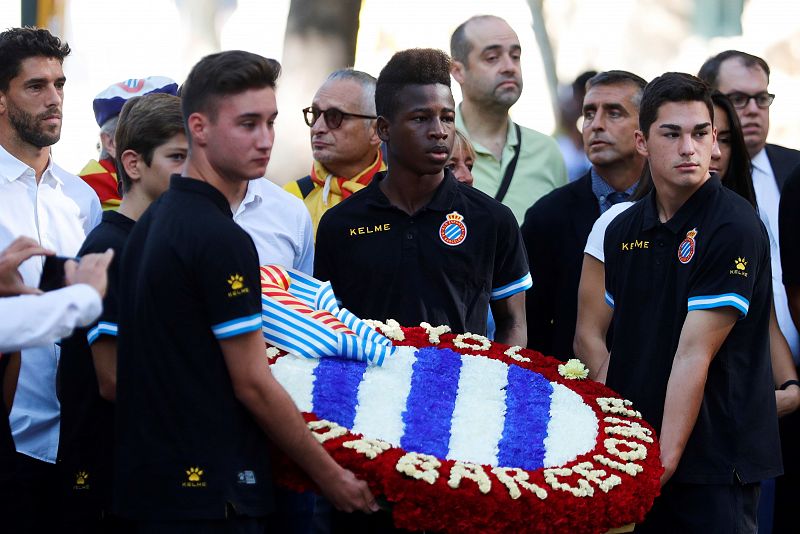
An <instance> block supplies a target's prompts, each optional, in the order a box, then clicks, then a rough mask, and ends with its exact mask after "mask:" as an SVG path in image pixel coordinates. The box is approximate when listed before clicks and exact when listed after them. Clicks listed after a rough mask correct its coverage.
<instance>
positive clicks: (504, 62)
mask: <svg viewBox="0 0 800 534" xmlns="http://www.w3.org/2000/svg"><path fill="white" fill-rule="evenodd" d="M517 69H518V65H517V62H516V60H515V59H514V58H512V57H511V54H503V55H502V56H501V57H500V72H502V73H503V74H508V73H515V72H516V71H517Z"/></svg>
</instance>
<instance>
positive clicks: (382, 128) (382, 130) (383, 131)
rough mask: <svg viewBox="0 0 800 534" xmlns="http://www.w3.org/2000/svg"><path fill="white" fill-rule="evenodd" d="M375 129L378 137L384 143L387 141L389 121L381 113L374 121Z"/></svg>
mask: <svg viewBox="0 0 800 534" xmlns="http://www.w3.org/2000/svg"><path fill="white" fill-rule="evenodd" d="M375 129H376V130H377V132H378V138H379V139H380V140H381V141H383V142H384V143H388V142H389V121H387V120H386V118H384V117H383V115H381V116H380V117H378V120H377V121H375Z"/></svg>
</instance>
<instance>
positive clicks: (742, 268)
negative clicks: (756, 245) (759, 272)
mask: <svg viewBox="0 0 800 534" xmlns="http://www.w3.org/2000/svg"><path fill="white" fill-rule="evenodd" d="M729 274H736V275H739V276H744V277H745V278H747V274H748V273H747V260H746V259H744V258H736V259H735V260H733V269H731V270H730V271H729Z"/></svg>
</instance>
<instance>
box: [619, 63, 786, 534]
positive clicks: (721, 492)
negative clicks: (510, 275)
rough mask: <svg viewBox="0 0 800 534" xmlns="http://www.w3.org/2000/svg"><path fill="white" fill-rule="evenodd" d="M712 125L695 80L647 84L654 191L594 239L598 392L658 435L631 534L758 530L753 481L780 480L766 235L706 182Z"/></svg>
mask: <svg viewBox="0 0 800 534" xmlns="http://www.w3.org/2000/svg"><path fill="white" fill-rule="evenodd" d="M712 124H713V106H712V103H711V98H710V90H709V89H708V87H707V86H706V85H705V83H703V82H702V81H700V80H699V79H697V78H695V77H693V76H690V75H688V74H681V73H667V74H664V75H663V76H660V77H658V78H656V79H655V80H653V81H652V82H650V83H649V84H648V85H647V87H646V88H645V90H644V95H643V97H642V104H641V111H640V116H639V125H640V130H637V131H636V133H635V135H636V148H637V150H638V151H639V153H641V154H642V155H643V156H645V157H647V159H648V161H649V164H650V171H651V173H652V177H653V185H654V189H653V191H652V192H651V193H650V194H649V195H648V196H646V197H645V198H644V199H643V200H641V201H640V202H639V203H637V204H636V205H634V206H633V207H631V208H630V209H629V210H627V211H626V212H625V213H623V214H622V215H620V216H619V217H618V218H617V219H615V220H614V222H612V223H611V225H610V226H609V228H608V230H607V231H606V237H605V257H606V290H607V301H608V302H609V304H610V305H611V306H612V307H613V308H614V319H613V320H614V332H615V335H614V341H613V345H612V347H611V357H610V363H609V369H608V379H607V384H608V385H609V386H610V387H612V388H614V389H615V390H617V391H618V392H619V393H621V394H622V395H623V396H624V397H626V398H629V399H630V400H632V401H633V402H634V404H635V405H636V406H637V407H638V408H639V409H640V410H641V411H642V414H643V416H644V418H645V419H647V420H648V421H649V422H650V423H652V424H653V425H654V426H655V427H656V429H657V430H658V432H659V439H660V445H661V462H662V464H663V465H664V468H665V472H664V475H663V476H662V484H664V487H663V490H662V495H661V496H660V497H658V498H657V499H656V502H655V505H654V507H653V509H652V511H651V512H650V514H649V515H648V517H647V518H646V519H645V522H644V523H643V524H642V525H637V526H636V531H637V532H639V531H640V530H641V531H643V532H704V533H707V532H720V533H722V532H756V529H757V525H756V508H757V504H758V496H759V486H760V481H761V480H764V479H767V478H772V477H774V476H776V475H778V474H780V473H781V460H780V444H779V441H778V432H777V412H776V408H775V393H774V385H773V383H772V371H771V366H770V359H769V347H768V343H769V336H768V323H769V315H770V302H771V289H770V288H771V286H770V279H771V274H770V258H769V241H768V239H767V235H766V231H765V229H764V226H763V225H762V224H761V222H760V220H759V218H758V215H757V214H756V212H755V211H754V210H753V208H752V206H751V205H750V204H749V203H748V202H747V201H746V200H744V199H743V198H741V197H740V196H739V195H737V194H736V193H734V192H732V191H730V190H729V189H727V188H725V187H723V186H722V185H721V184H720V181H719V179H718V178H717V177H716V176H710V175H709V172H708V167H709V164H710V158H711V150H712V146H713V144H714V142H715V138H716V132H715V131H714V130H713V128H712Z"/></svg>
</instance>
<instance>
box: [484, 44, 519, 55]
mask: <svg viewBox="0 0 800 534" xmlns="http://www.w3.org/2000/svg"><path fill="white" fill-rule="evenodd" d="M502 50H503V46H502V45H499V44H495V45H489V46H486V47H484V49H483V50H482V51H481V53H482V54H485V53H486V52H501V51H502ZM509 50H510V51H512V52H519V51H521V50H522V47H521V46H520V45H518V44H513V45H511V47H510V48H509Z"/></svg>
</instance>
